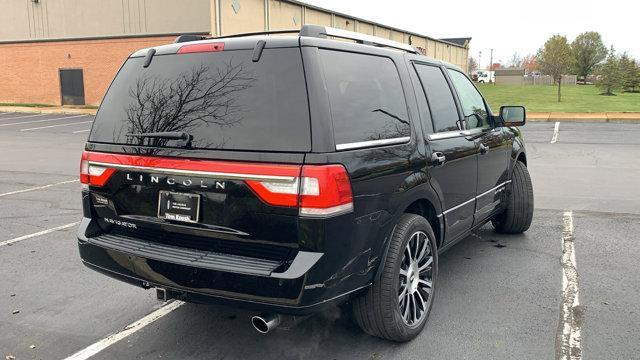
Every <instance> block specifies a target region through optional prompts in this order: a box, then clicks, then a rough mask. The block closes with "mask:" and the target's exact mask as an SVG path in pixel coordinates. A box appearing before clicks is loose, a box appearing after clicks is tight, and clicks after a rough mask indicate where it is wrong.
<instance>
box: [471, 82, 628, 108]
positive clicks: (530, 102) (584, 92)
mask: <svg viewBox="0 0 640 360" xmlns="http://www.w3.org/2000/svg"><path fill="white" fill-rule="evenodd" d="M476 85H477V86H478V88H479V89H480V91H481V92H482V95H484V97H485V98H486V99H487V101H488V102H489V104H490V106H491V109H492V110H493V111H494V112H498V110H499V109H500V106H502V105H524V106H525V107H526V108H527V111H532V112H640V93H622V92H619V93H617V94H616V96H604V95H600V90H599V89H598V88H596V87H595V86H593V85H571V86H563V87H562V102H560V103H559V102H557V92H558V87H557V86H548V85H523V86H518V85H494V84H476Z"/></svg>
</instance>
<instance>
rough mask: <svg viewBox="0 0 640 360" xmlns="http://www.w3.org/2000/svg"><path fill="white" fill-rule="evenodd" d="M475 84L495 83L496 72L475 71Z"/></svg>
mask: <svg viewBox="0 0 640 360" xmlns="http://www.w3.org/2000/svg"><path fill="white" fill-rule="evenodd" d="M476 76H477V80H476V81H477V82H479V83H493V82H495V81H496V72H495V71H489V70H476Z"/></svg>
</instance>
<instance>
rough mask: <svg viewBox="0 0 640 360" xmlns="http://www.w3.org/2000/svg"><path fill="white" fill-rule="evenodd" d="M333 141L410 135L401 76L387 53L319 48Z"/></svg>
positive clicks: (342, 141)
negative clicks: (374, 53)
mask: <svg viewBox="0 0 640 360" xmlns="http://www.w3.org/2000/svg"><path fill="white" fill-rule="evenodd" d="M320 59H321V61H322V66H323V70H324V73H325V80H326V86H327V92H328V94H329V103H330V106H331V118H332V119H333V129H334V132H335V140H336V145H344V144H350V143H355V142H362V141H370V140H381V139H394V138H402V137H407V136H410V135H411V129H410V126H409V119H408V118H409V117H408V115H407V105H406V102H405V98H404V93H403V91H402V84H401V83H400V76H399V75H398V70H397V69H396V67H395V65H394V63H393V61H391V59H389V58H386V57H380V56H371V55H361V54H354V53H348V52H341V51H332V50H320Z"/></svg>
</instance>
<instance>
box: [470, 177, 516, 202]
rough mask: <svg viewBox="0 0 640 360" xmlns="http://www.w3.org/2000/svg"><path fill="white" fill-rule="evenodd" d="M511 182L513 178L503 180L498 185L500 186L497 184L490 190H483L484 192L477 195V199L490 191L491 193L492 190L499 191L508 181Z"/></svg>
mask: <svg viewBox="0 0 640 360" xmlns="http://www.w3.org/2000/svg"><path fill="white" fill-rule="evenodd" d="M510 182H511V180H507V181H505V182H503V183H502V184H500V185H498V186H496V187H493V188H491V189H489V190H487V191H485V192H483V193H482V194H480V195H478V196H476V199H478V198H481V197H483V196H485V195H487V194H489V193H490V192H492V191H495V192H497V191H498V189H499V188H501V187H503V186H505V185H507V184H508V183H510Z"/></svg>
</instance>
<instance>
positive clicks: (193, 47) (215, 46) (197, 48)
mask: <svg viewBox="0 0 640 360" xmlns="http://www.w3.org/2000/svg"><path fill="white" fill-rule="evenodd" d="M223 50H224V43H223V42H215V43H201V44H188V45H183V46H182V47H180V49H178V51H177V52H176V54H191V53H201V52H218V51H223Z"/></svg>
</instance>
